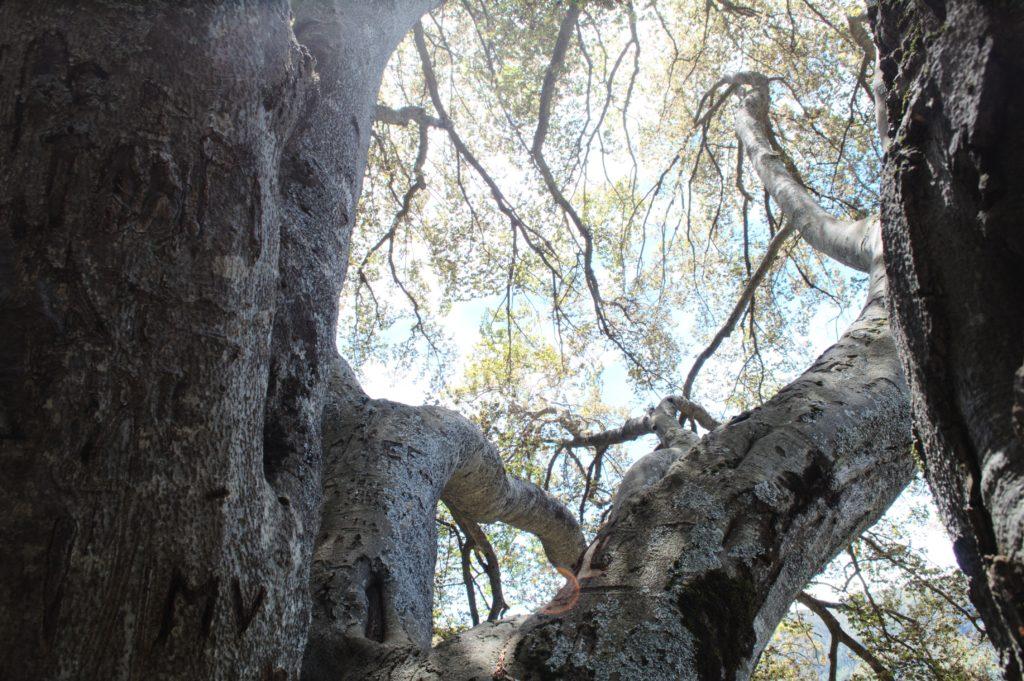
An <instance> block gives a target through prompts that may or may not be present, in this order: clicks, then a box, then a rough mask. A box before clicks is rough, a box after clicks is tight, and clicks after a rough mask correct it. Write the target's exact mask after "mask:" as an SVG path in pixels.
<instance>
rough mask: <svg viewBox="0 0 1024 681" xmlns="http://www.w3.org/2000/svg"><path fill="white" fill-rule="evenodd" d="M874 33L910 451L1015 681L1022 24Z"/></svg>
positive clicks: (913, 12)
mask: <svg viewBox="0 0 1024 681" xmlns="http://www.w3.org/2000/svg"><path fill="white" fill-rule="evenodd" d="M875 23H876V34H877V40H878V43H879V48H880V49H879V52H880V56H881V68H882V71H883V74H884V76H885V82H886V86H887V88H888V90H889V95H888V99H887V108H888V120H889V122H890V123H889V124H890V132H891V137H892V145H891V147H890V149H889V152H888V155H887V157H886V168H885V174H884V180H883V211H882V216H883V225H884V237H883V238H884V241H885V248H886V268H887V271H888V274H889V278H890V282H891V297H892V301H893V306H892V308H893V319H894V327H895V331H896V337H897V340H898V343H899V345H900V349H901V354H902V356H903V358H904V362H905V366H906V370H907V375H908V378H909V382H910V385H911V389H912V394H913V411H914V420H915V425H916V432H917V437H918V439H919V442H920V446H921V450H922V453H923V456H924V460H925V466H926V470H927V474H928V480H929V482H930V484H931V487H932V491H933V493H934V494H935V497H936V500H937V501H938V504H939V507H940V509H941V511H942V514H943V517H944V519H945V522H946V526H947V527H948V529H949V531H950V533H951V534H952V535H953V539H954V550H955V552H956V555H957V559H958V561H959V562H960V566H961V567H962V568H963V570H964V572H965V573H966V574H967V576H968V578H969V580H970V589H971V597H972V600H973V601H974V603H975V605H976V606H977V608H978V610H979V612H980V613H981V615H982V617H983V619H984V620H985V623H986V625H987V628H988V631H989V634H990V636H991V637H992V640H993V642H994V643H995V645H996V647H997V648H998V649H1000V650H1001V651H1002V652H1003V654H1004V656H1005V657H1004V662H1005V664H1006V672H1007V675H1008V677H1010V678H1019V676H1020V672H1021V669H1022V666H1024V448H1022V442H1021V437H1022V436H1024V418H1022V414H1024V391H1021V385H1024V384H1022V383H1021V382H1020V378H1019V377H1020V376H1021V375H1022V374H1021V372H1020V371H1019V369H1020V367H1021V363H1022V361H1024V306H1022V305H1021V301H1022V300H1024V231H1022V229H1021V225H1022V222H1024V125H1022V124H1021V120H1022V118H1024V88H1022V87H1021V85H1022V83H1024V42H1022V41H1021V30H1022V28H1024V12H1022V10H1021V6H1020V5H1019V3H978V2H972V1H969V0H949V1H948V2H945V1H943V0H934V1H929V2H922V3H908V2H903V1H896V0H884V1H883V2H881V4H880V6H879V8H878V10H877V16H876V17H875ZM1015 374H1016V376H1017V377H1018V378H1017V381H1018V383H1017V386H1016V392H1015V383H1014V381H1015Z"/></svg>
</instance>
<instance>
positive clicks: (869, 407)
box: [347, 266, 913, 680]
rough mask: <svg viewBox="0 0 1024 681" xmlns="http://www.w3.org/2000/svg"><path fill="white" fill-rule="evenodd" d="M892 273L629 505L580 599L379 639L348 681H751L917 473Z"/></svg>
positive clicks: (608, 531)
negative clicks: (781, 377) (783, 377)
mask: <svg viewBox="0 0 1024 681" xmlns="http://www.w3.org/2000/svg"><path fill="white" fill-rule="evenodd" d="M879 270H880V266H879V268H878V269H877V270H876V272H875V276H874V281H873V285H872V288H871V294H870V299H869V302H868V304H867V306H866V307H865V308H864V311H863V312H862V314H861V317H860V318H859V319H858V321H857V322H856V323H855V324H854V325H853V326H852V327H851V328H850V329H849V330H848V332H847V333H846V334H845V335H844V336H843V338H842V339H841V340H840V341H839V342H838V343H837V344H836V345H835V346H833V347H832V348H830V349H829V350H828V351H826V352H825V354H823V355H822V356H821V357H820V358H819V359H818V360H817V361H816V362H815V363H814V365H813V366H812V367H811V368H810V369H809V370H808V371H807V372H805V373H804V374H803V376H801V377H800V378H799V379H797V380H796V381H795V382H794V383H792V384H791V385H790V386H788V387H787V388H785V389H783V390H782V391H780V392H779V393H778V394H777V395H776V396H775V397H774V398H772V399H771V400H770V401H768V402H767V403H766V404H765V405H764V406H762V407H759V408H757V409H754V410H753V411H751V412H748V413H744V414H740V415H739V416H737V417H734V418H733V419H731V420H730V421H729V422H727V423H725V424H723V425H722V426H721V427H719V428H718V429H716V430H715V431H713V432H711V433H709V434H708V435H706V436H705V437H704V438H703V440H702V441H701V442H700V443H699V444H698V445H697V446H695V447H694V448H693V449H691V450H689V452H687V453H685V454H684V455H682V456H681V457H678V458H676V459H675V462H674V463H672V464H671V465H670V467H669V468H668V471H667V474H666V475H664V476H663V477H661V479H660V480H659V481H658V482H656V483H655V484H653V485H652V486H650V487H649V488H647V489H646V490H638V491H634V493H633V494H632V495H630V496H629V497H627V499H626V501H625V502H624V503H625V507H624V508H622V509H617V514H616V515H617V519H616V521H615V522H614V523H611V524H609V525H607V526H606V527H605V528H604V529H603V530H602V531H601V532H600V533H599V535H598V537H597V538H596V539H595V541H594V542H593V543H592V545H591V547H590V549H588V551H587V553H586V554H585V556H584V559H583V560H582V562H581V564H579V565H578V567H577V575H578V579H579V581H578V583H577V585H576V586H577V588H576V589H572V588H571V587H572V586H573V582H574V580H570V588H569V589H567V590H566V592H565V593H563V594H562V595H561V598H560V599H556V601H555V602H554V603H553V604H552V606H550V607H549V608H547V609H546V610H545V611H542V612H541V613H537V614H534V615H531V616H529V617H524V618H518V619H512V620H504V621H501V622H498V623H487V624H481V625H480V626H478V627H475V628H473V629H471V630H469V631H468V632H466V633H464V634H462V635H460V636H458V637H455V638H453V639H449V640H448V641H446V642H445V643H442V644H441V645H439V646H438V647H436V648H434V649H433V650H432V651H429V652H427V651H414V650H410V649H408V648H404V649H403V648H401V647H396V646H391V645H387V644H374V643H371V642H368V641H364V642H363V643H364V645H363V648H362V656H361V657H360V661H359V663H358V664H356V663H354V664H353V666H352V667H351V670H352V676H350V677H347V678H353V679H356V678H359V679H394V680H405V679H409V680H412V679H473V678H496V679H500V678H509V679H511V678H515V679H524V680H525V679H614V678H623V679H626V678H628V679H634V678H636V679H639V678H644V679H666V680H667V679H702V680H705V679H706V680H710V679H744V678H747V677H748V676H749V675H750V673H751V672H752V671H753V668H754V666H755V664H756V662H757V659H758V656H759V655H760V652H761V650H762V649H763V647H764V645H765V644H766V643H767V642H768V640H769V638H770V637H771V635H772V632H773V631H774V629H775V626H776V624H777V623H778V621H779V620H780V619H781V618H782V616H783V615H784V614H785V612H786V609H787V608H788V607H789V605H790V603H792V601H793V599H794V598H795V597H796V596H797V594H798V593H799V592H800V591H801V589H802V588H803V587H804V585H805V584H806V583H807V581H808V580H809V579H810V578H811V577H813V576H814V575H815V574H816V573H817V572H819V571H820V570H821V568H822V567H823V566H824V565H825V564H826V563H827V562H828V561H829V560H830V559H831V558H832V557H833V556H835V555H836V553H837V552H838V551H840V550H841V549H842V548H843V547H844V546H846V545H847V544H848V543H849V541H850V539H851V538H852V537H855V536H856V535H857V534H858V533H859V532H861V531H862V530H863V529H865V528H866V527H867V526H869V525H870V524H871V523H873V522H874V521H875V520H877V518H878V517H879V516H880V515H881V514H882V513H883V512H884V511H885V509H886V508H888V506H889V505H890V504H891V503H892V501H893V500H894V499H895V498H896V496H897V495H898V494H899V492H900V491H901V490H902V489H903V487H904V486H905V485H906V484H907V482H908V481H909V480H910V478H911V475H912V472H913V461H912V457H911V456H910V452H909V446H908V443H909V438H910V433H909V407H908V403H907V389H906V385H905V383H904V381H903V379H902V376H901V372H900V367H899V360H898V358H897V355H896V348H895V346H894V344H893V342H892V339H891V336H890V335H889V332H888V325H887V322H886V311H885V305H886V301H885V297H886V294H885V284H884V282H885V278H884V274H882V273H881V272H880V271H879ZM662 451H664V450H662ZM360 665H362V666H360Z"/></svg>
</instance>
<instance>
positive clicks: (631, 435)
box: [560, 395, 721, 449]
mask: <svg viewBox="0 0 1024 681" xmlns="http://www.w3.org/2000/svg"><path fill="white" fill-rule="evenodd" d="M677 414H678V417H679V418H677ZM682 418H688V419H693V420H695V421H696V422H697V423H699V424H700V425H701V426H703V427H704V428H706V429H708V430H714V429H715V428H717V427H718V426H719V425H721V424H720V423H719V422H718V420H717V419H715V417H713V416H712V415H711V414H710V413H708V411H707V410H706V409H705V408H704V407H702V406H700V405H699V404H697V403H696V402H691V401H690V400H688V399H686V398H685V397H682V396H680V395H670V396H669V397H666V398H665V399H663V400H662V401H661V402H660V403H658V406H656V407H654V408H653V409H651V410H650V411H648V412H647V413H646V414H644V415H643V416H637V417H634V418H630V419H626V421H625V422H624V423H623V424H622V425H621V426H619V427H617V428H610V429H608V430H602V431H599V432H597V433H577V434H574V435H573V437H572V438H570V439H567V440H563V441H562V442H561V443H560V445H561V446H562V447H569V448H573V447H593V448H595V449H602V448H606V447H610V446H612V445H617V444H622V443H623V442H630V441H632V440H636V439H637V438H640V437H643V436H644V435H649V434H651V433H656V434H657V435H658V439H659V440H660V443H661V447H673V446H678V444H679V441H680V440H687V441H688V440H689V438H688V437H687V436H684V435H681V434H680V433H681V431H683V430H684V429H683V427H682V426H681V425H680V423H679V420H680V419H682Z"/></svg>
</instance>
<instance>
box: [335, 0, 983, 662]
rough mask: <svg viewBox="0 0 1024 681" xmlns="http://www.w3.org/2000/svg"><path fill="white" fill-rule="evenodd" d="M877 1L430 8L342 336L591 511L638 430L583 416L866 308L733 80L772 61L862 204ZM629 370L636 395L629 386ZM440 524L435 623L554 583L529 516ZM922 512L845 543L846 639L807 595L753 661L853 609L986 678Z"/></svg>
mask: <svg viewBox="0 0 1024 681" xmlns="http://www.w3.org/2000/svg"><path fill="white" fill-rule="evenodd" d="M863 12H864V8H863V6H862V5H860V4H859V3H855V2H851V3H843V2H810V1H808V0H801V1H800V2H790V1H786V2H751V3H744V4H734V3H732V2H726V1H724V0H723V1H720V2H716V1H714V0H709V1H708V2H693V1H689V0H679V1H673V2H599V1H596V0H595V1H593V2H585V3H578V4H577V3H544V2H529V1H524V0H521V1H515V2H498V3H491V2H480V1H479V0H460V1H459V2H449V3H446V4H445V5H444V6H443V7H441V8H439V9H437V10H435V11H434V12H433V13H431V14H430V15H428V16H427V17H425V18H424V20H423V21H422V23H421V25H420V26H419V27H417V28H416V29H415V33H414V35H412V36H409V37H408V38H407V39H406V40H405V41H404V42H403V43H402V44H401V45H400V46H399V48H398V50H397V51H396V53H395V54H394V55H393V57H392V60H391V62H390V65H389V67H388V70H387V72H386V74H385V79H384V83H383V86H382V89H381V96H380V100H379V101H380V102H381V104H380V105H379V106H378V110H377V123H376V125H375V126H374V130H373V134H372V142H371V147H370V161H369V170H368V173H367V177H366V181H365V185H364V191H363V198H362V202H361V206H360V211H361V212H360V226H359V229H357V230H356V232H355V235H354V238H353V246H352V256H351V259H350V269H349V277H348V280H347V285H346V288H345V291H344V293H343V299H342V315H343V320H342V323H341V325H340V328H339V340H340V342H341V345H342V347H343V348H344V350H345V352H346V355H347V356H348V357H350V358H351V359H352V360H353V363H354V365H355V366H356V367H357V368H362V370H363V372H364V376H365V375H366V374H365V372H379V371H383V370H384V367H385V366H390V367H392V370H393V367H396V366H401V367H404V368H403V369H402V370H401V371H411V372H421V373H426V374H428V375H429V377H430V379H431V394H430V397H429V400H430V401H434V402H439V403H443V404H447V405H451V406H454V407H455V408H457V409H458V410H459V411H461V412H462V413H464V414H466V415H467V416H471V418H472V419H473V420H474V421H476V423H477V424H478V425H480V427H481V428H482V429H483V432H484V434H485V435H486V436H487V438H488V439H490V441H491V442H493V443H494V444H496V445H497V446H498V448H499V450H500V452H501V455H502V457H503V459H504V461H505V465H506V467H507V468H508V469H509V470H510V471H511V472H514V473H515V474H517V475H520V476H522V477H524V478H527V479H529V480H532V481H534V482H536V483H538V484H542V485H543V486H544V488H545V489H549V490H551V491H552V492H553V493H555V494H556V495H557V497H558V498H560V499H561V500H562V501H563V502H565V503H566V504H567V505H568V506H569V508H571V509H574V510H575V511H576V512H577V513H578V516H579V519H580V521H581V523H582V524H583V526H584V529H585V530H587V532H588V535H589V534H590V533H592V532H593V531H595V530H596V529H597V528H598V526H599V525H600V524H601V523H602V522H603V521H604V520H606V518H607V513H608V511H609V510H610V504H611V501H612V497H613V495H614V492H615V489H616V487H617V486H618V483H619V481H620V480H621V478H622V475H623V474H624V472H625V470H626V469H627V468H628V466H629V464H630V463H631V462H632V461H633V460H634V459H635V458H636V457H637V455H638V454H639V453H643V451H642V446H637V445H628V444H623V443H614V444H610V445H601V446H597V447H593V446H578V445H575V444H572V443H573V441H574V440H576V441H579V440H580V438H581V436H585V435H586V434H588V433H595V432H600V431H603V430H605V429H608V428H613V427H615V426H617V425H619V424H620V423H622V422H623V421H624V420H625V419H627V418H629V417H630V416H633V415H635V414H636V413H642V411H643V409H644V408H645V407H649V406H652V405H654V404H657V403H658V401H659V400H660V399H661V397H663V396H665V395H669V394H680V395H684V396H685V397H686V398H692V399H693V400H696V402H698V403H699V404H701V405H703V406H704V407H706V408H707V409H708V411H710V412H711V417H712V418H714V419H721V418H723V417H728V416H729V415H731V414H735V413H738V412H742V411H744V410H745V409H749V408H751V407H753V406H756V405H758V404H761V403H762V402H764V401H765V399H767V398H768V397H770V396H771V395H772V394H773V393H774V392H775V391H776V390H777V389H778V388H780V387H781V386H783V385H785V384H786V383H787V382H788V381H789V380H791V379H792V378H793V377H794V375H796V373H798V372H799V371H800V370H801V369H803V368H804V367H805V366H807V365H808V364H809V363H810V360H811V359H812V358H813V353H815V352H817V351H820V350H821V348H822V346H823V344H825V343H827V342H830V341H832V340H834V339H835V337H836V336H837V335H838V333H839V331H840V330H841V329H842V327H843V326H845V322H848V321H849V320H850V319H851V318H852V315H853V314H854V313H855V312H856V308H857V306H858V304H859V303H858V301H859V299H860V296H861V294H862V292H863V291H864V290H865V279H864V278H863V275H861V274H860V273H858V272H855V271H853V270H851V269H849V268H845V267H843V266H842V265H839V264H837V263H836V262H835V261H832V260H830V259H828V258H825V257H824V256H822V255H821V254H820V253H818V252H816V251H815V250H814V249H812V248H811V247H810V246H808V245H807V244H806V243H805V242H804V241H803V240H801V239H799V238H798V237H796V231H795V229H794V224H793V220H794V218H793V216H792V215H787V214H786V212H785V211H784V210H783V209H782V208H781V207H780V206H779V205H778V204H777V203H776V202H775V201H774V200H773V199H772V198H771V197H770V196H769V192H768V190H767V189H766V188H765V187H764V184H763V183H762V182H761V181H760V179H759V177H758V174H757V172H756V170H755V169H754V168H753V166H752V164H751V160H750V158H749V154H748V153H745V151H744V148H743V145H742V143H741V142H739V140H738V138H737V134H736V130H735V123H734V116H735V114H734V112H735V109H736V106H737V104H738V101H737V100H738V98H737V97H736V93H737V88H738V84H737V81H734V80H733V76H734V75H735V74H743V73H757V74H763V75H764V76H765V77H767V79H768V88H769V91H770V117H771V135H772V139H771V144H772V145H773V149H774V153H775V154H777V155H778V156H779V158H781V159H782V161H783V162H784V163H785V165H786V167H787V168H788V169H789V171H790V172H791V173H793V174H794V175H795V176H796V177H797V178H798V179H799V181H800V182H801V183H802V184H803V185H804V186H805V187H806V188H807V189H808V190H810V192H811V193H812V195H813V196H814V197H815V199H816V200H817V201H818V202H819V203H820V205H821V206H822V207H823V208H825V209H826V210H828V211H829V212H831V213H832V214H833V215H835V216H837V217H842V218H844V219H848V220H863V219H866V218H869V217H870V216H871V215H872V214H873V213H875V212H876V211H877V210H878V203H879V175H880V170H881V159H882V152H883V146H884V144H885V140H883V139H881V138H880V135H879V133H878V128H879V126H878V123H877V118H876V108H875V92H874V87H875V86H874V83H873V78H874V75H875V71H876V65H875V52H874V47H873V45H872V42H871V39H870V37H869V34H868V30H869V29H868V26H867V18H866V16H865V15H864V13H863ZM481 301H482V302H481ZM467 310H469V313H468V314H469V315H470V317H469V318H470V319H471V320H473V319H476V320H479V325H480V333H479V339H478V342H477V343H476V344H475V346H474V347H473V348H472V350H471V351H470V352H468V353H467V352H466V350H465V347H463V349H462V351H461V353H460V350H459V347H460V345H459V342H458V341H457V340H456V339H454V338H453V335H454V334H455V333H458V324H456V323H453V321H452V320H453V318H454V319H458V320H460V321H461V323H463V324H464V323H465V319H466V311H467ZM459 340H461V339H459ZM463 346H464V343H463ZM456 359H458V360H459V361H458V362H454V361H453V360H456ZM453 367H454V371H453ZM609 382H611V383H613V384H614V385H613V386H612V387H611V390H612V391H619V392H620V393H621V391H622V390H623V388H624V387H625V386H623V385H620V384H621V383H622V382H628V385H629V392H630V395H629V397H628V398H626V399H622V397H621V395H617V396H616V397H615V398H613V399H609ZM689 424H690V425H691V427H693V428H694V429H697V430H699V431H703V430H706V429H707V425H706V424H698V422H697V420H696V419H693V418H691V419H690V420H689ZM921 494H922V492H921V491H920V486H918V496H920V495H921ZM438 522H439V527H440V528H441V532H440V544H439V558H438V564H437V565H438V570H437V578H436V589H435V629H436V633H437V634H438V635H441V636H443V635H445V633H446V632H448V631H454V630H459V629H462V628H464V627H466V626H467V625H470V624H475V623H476V622H478V621H481V620H483V619H488V617H490V618H492V619H493V618H495V617H497V616H499V615H500V614H502V613H504V612H505V609H506V608H507V607H508V606H509V605H514V606H518V607H519V608H522V609H526V610H531V609H536V608H538V607H541V606H542V605H543V603H544V602H545V601H546V600H547V599H548V598H550V595H551V594H552V593H553V591H554V590H555V589H556V588H557V586H555V583H556V581H557V580H558V578H557V576H556V575H555V574H554V573H553V571H550V569H549V568H546V567H544V565H543V553H542V552H541V550H540V547H539V544H538V543H537V542H536V541H535V540H533V539H531V538H528V537H527V536H523V535H520V534H519V533H517V532H515V531H514V530H509V529H507V528H505V527H503V526H493V527H488V528H486V529H487V532H486V533H484V532H482V531H481V529H480V528H479V527H477V526H475V524H473V523H460V522H458V519H457V518H453V517H452V515H451V514H450V513H449V512H448V511H447V510H442V512H441V514H440V515H439V518H438ZM921 522H922V517H921V514H920V511H918V513H917V514H916V515H915V514H910V516H906V515H904V516H903V517H901V518H900V519H899V522H898V523H896V522H893V521H889V522H887V523H883V524H882V526H881V527H880V528H876V529H875V530H873V531H872V533H871V534H869V535H866V536H865V537H864V538H862V539H861V540H859V541H858V542H857V543H856V544H855V545H852V546H851V547H850V549H849V550H848V551H847V552H846V554H845V556H841V557H840V558H838V559H837V560H836V562H835V563H834V564H833V565H832V566H831V567H830V568H829V570H828V572H829V573H830V574H831V575H832V577H831V579H829V580H828V581H827V583H828V584H829V585H831V586H830V587H829V588H836V585H837V584H841V585H842V588H838V595H836V596H835V598H833V600H832V601H822V600H821V599H818V598H815V597H814V596H810V595H806V594H805V597H806V599H809V600H808V602H811V601H813V603H812V606H815V607H818V608H820V607H825V609H826V611H827V612H833V613H836V614H837V615H838V617H839V618H840V619H841V620H842V624H841V625H840V624H839V621H838V620H835V619H834V618H833V619H832V620H831V622H828V621H827V616H826V619H823V620H821V621H822V622H823V623H824V624H821V625H819V629H820V628H821V627H824V632H829V633H831V636H830V635H829V634H828V633H824V632H823V631H818V634H817V638H815V634H814V632H813V631H812V627H811V626H810V625H809V624H808V621H809V617H810V615H809V613H810V612H811V611H812V610H809V609H808V606H807V605H806V604H803V605H796V606H794V609H793V610H792V612H791V615H790V618H789V619H787V620H786V621H785V622H784V624H783V625H782V626H780V630H779V632H778V633H777V635H776V640H775V642H774V643H773V644H772V645H771V646H770V647H769V648H768V650H767V651H766V653H765V656H764V658H763V659H762V666H761V671H760V672H759V674H762V675H763V677H764V678H783V677H786V678H816V675H817V674H818V673H824V672H823V671H822V670H825V669H828V668H829V667H830V661H831V663H832V664H831V666H832V667H834V668H839V666H841V665H840V663H839V660H838V658H837V655H838V653H837V652H836V650H830V649H829V646H830V645H834V646H836V647H838V646H839V645H840V643H841V637H840V636H839V635H838V634H836V632H834V631H832V630H831V628H830V627H829V626H828V625H829V624H834V625H835V626H836V627H839V629H841V630H842V631H843V632H844V635H848V636H852V637H853V638H854V639H855V642H856V641H860V642H861V643H862V644H863V645H864V646H865V647H866V649H867V650H868V651H869V652H868V653H867V655H868V656H874V659H875V661H876V662H878V663H879V664H880V665H881V666H882V667H883V668H885V669H887V670H891V673H895V674H897V675H898V677H899V678H984V677H985V674H986V673H987V672H986V669H989V668H990V667H991V665H992V662H991V659H990V657H988V653H984V654H981V655H980V656H979V657H976V658H975V661H974V662H971V661H964V662H961V661H960V657H961V652H962V651H964V650H967V649H969V648H970V647H971V646H972V645H974V644H976V643H978V642H980V641H983V640H984V637H983V636H981V631H982V630H981V628H980V626H979V624H978V621H977V615H976V613H974V611H973V608H971V606H970V605H969V603H968V601H967V598H966V586H965V584H964V583H963V580H962V578H960V577H959V575H958V574H957V573H955V572H953V571H951V570H950V569H948V568H946V569H940V568H936V567H934V566H930V565H928V563H927V560H926V558H925V557H924V556H923V555H922V554H921V552H920V547H919V546H918V547H917V548H916V549H915V548H912V547H911V545H910V544H908V542H907V538H908V536H909V535H910V534H912V533H913V531H914V530H913V529H912V528H914V527H921ZM915 523H917V524H916V525H915ZM499 563H500V570H499V569H498V567H499V566H498V564H499ZM893 575H896V576H895V577H894V576H893ZM894 584H895V585H898V586H894ZM873 592H875V593H878V594H879V595H878V596H877V600H876V597H875V596H873V595H872V594H873ZM823 602H827V603H828V604H827V605H826V606H822V605H821V604H822V603H823ZM878 602H883V603H884V604H883V605H878ZM894 632H896V633H894ZM801 640H802V641H803V642H802V643H801ZM833 642H834V643H833ZM846 649H847V648H844V650H846ZM850 654H851V653H847V657H849V655H850ZM843 659H847V658H843ZM801 660H802V661H801ZM879 660H881V662H879ZM857 664H860V665H861V667H860V669H864V670H867V669H871V668H872V667H871V666H870V664H868V662H867V661H866V659H864V658H862V657H858V658H857V659H856V661H855V662H850V661H849V660H847V662H846V663H845V667H844V669H845V672H844V673H850V670H852V669H853V668H854V667H855V666H856V665H857ZM876 672H877V670H876ZM857 673H858V674H863V673H865V672H857ZM808 675H810V676H808ZM979 675H981V676H979Z"/></svg>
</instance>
